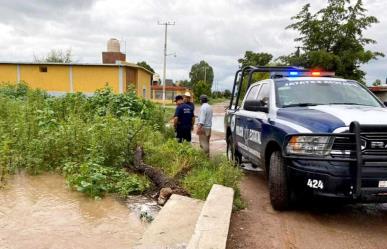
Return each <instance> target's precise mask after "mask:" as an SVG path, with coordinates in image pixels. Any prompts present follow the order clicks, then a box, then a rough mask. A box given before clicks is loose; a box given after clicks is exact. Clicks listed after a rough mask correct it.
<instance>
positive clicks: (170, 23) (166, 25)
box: [157, 22, 175, 106]
mask: <svg viewBox="0 0 387 249" xmlns="http://www.w3.org/2000/svg"><path fill="white" fill-rule="evenodd" d="M157 24H158V25H163V26H164V27H165V31H164V32H165V34H164V66H163V106H165V77H166V72H167V40H168V39H167V37H168V26H170V25H175V22H158V23H157Z"/></svg>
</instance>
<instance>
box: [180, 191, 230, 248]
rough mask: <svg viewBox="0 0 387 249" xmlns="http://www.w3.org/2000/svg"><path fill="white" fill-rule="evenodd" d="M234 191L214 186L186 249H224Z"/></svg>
mask: <svg viewBox="0 0 387 249" xmlns="http://www.w3.org/2000/svg"><path fill="white" fill-rule="evenodd" d="M233 199H234V190H233V189H232V188H228V187H224V186H221V185H216V184H215V185H214V186H213V187H212V189H211V191H210V193H209V195H208V197H207V200H206V202H205V204H204V206H203V209H202V211H201V213H200V216H199V219H198V221H197V224H196V227H195V231H194V234H193V236H192V238H191V240H190V242H189V244H188V247H187V249H225V248H226V242H227V236H228V229H229V226H230V217H231V212H232V204H233Z"/></svg>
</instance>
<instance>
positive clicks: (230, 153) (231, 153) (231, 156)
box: [227, 136, 242, 166]
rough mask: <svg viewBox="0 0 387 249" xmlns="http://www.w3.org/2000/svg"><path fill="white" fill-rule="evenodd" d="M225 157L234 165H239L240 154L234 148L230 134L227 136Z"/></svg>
mask: <svg viewBox="0 0 387 249" xmlns="http://www.w3.org/2000/svg"><path fill="white" fill-rule="evenodd" d="M227 158H228V160H229V161H230V162H234V163H235V165H236V166H237V165H239V164H240V163H241V160H242V156H241V154H240V153H239V152H238V150H237V149H236V148H235V144H234V142H233V139H232V136H228V138H227Z"/></svg>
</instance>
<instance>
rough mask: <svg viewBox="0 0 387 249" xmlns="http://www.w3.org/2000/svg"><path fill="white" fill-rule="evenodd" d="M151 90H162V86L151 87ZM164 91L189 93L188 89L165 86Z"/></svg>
mask: <svg viewBox="0 0 387 249" xmlns="http://www.w3.org/2000/svg"><path fill="white" fill-rule="evenodd" d="M152 90H163V86H160V85H156V86H155V85H153V86H152ZM165 90H166V91H189V90H190V89H189V88H187V87H183V86H165Z"/></svg>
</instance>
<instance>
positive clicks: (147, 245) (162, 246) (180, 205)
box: [134, 195, 204, 249]
mask: <svg viewBox="0 0 387 249" xmlns="http://www.w3.org/2000/svg"><path fill="white" fill-rule="evenodd" d="M203 204H204V202H203V201H201V200H196V199H192V198H189V197H185V196H180V195H172V196H171V198H170V199H169V200H168V202H167V204H165V206H164V207H163V208H162V209H161V211H160V213H159V214H158V215H157V217H156V219H155V220H154V221H153V222H152V224H151V225H150V226H149V227H148V228H147V230H146V231H145V233H144V234H143V236H142V238H141V239H140V241H139V242H138V243H136V245H135V247H134V248H135V249H183V248H186V246H187V244H188V242H189V241H190V239H191V236H192V234H193V232H194V229H195V225H196V222H197V220H198V217H199V215H200V212H201V210H202V207H203Z"/></svg>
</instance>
